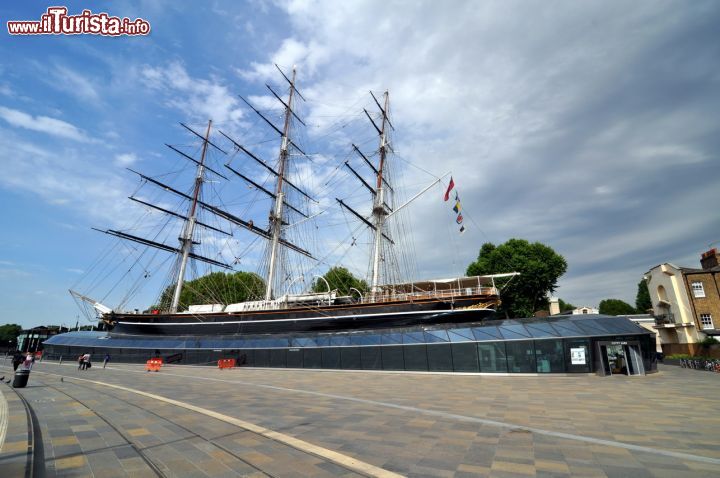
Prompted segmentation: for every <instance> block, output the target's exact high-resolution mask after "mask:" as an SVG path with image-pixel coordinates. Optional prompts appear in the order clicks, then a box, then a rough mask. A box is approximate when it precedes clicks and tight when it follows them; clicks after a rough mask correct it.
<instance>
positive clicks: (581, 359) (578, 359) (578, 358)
mask: <svg viewBox="0 0 720 478" xmlns="http://www.w3.org/2000/svg"><path fill="white" fill-rule="evenodd" d="M570 363H571V364H573V365H586V364H587V362H586V361H585V347H577V348H571V349H570Z"/></svg>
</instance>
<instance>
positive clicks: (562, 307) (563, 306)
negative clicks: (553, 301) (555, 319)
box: [558, 299, 577, 312]
mask: <svg viewBox="0 0 720 478" xmlns="http://www.w3.org/2000/svg"><path fill="white" fill-rule="evenodd" d="M558 305H559V306H560V312H565V311H567V310H574V309H577V307H575V306H574V305H572V304H571V303H569V302H565V301H564V300H562V299H558Z"/></svg>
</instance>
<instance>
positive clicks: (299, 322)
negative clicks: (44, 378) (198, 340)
mask: <svg viewBox="0 0 720 478" xmlns="http://www.w3.org/2000/svg"><path fill="white" fill-rule="evenodd" d="M478 301H479V298H478V297H463V298H461V299H455V300H454V301H452V302H449V301H441V300H427V301H419V302H398V303H381V304H344V305H325V306H318V307H302V308H300V307H298V308H292V309H284V310H274V311H261V312H243V313H208V314H155V315H151V314H115V316H114V317H113V319H112V320H113V321H114V322H115V326H114V328H113V331H112V333H113V334H129V335H136V334H141V335H173V336H177V335H229V334H264V333H268V334H272V333H283V332H313V331H340V330H344V331H347V330H354V329H357V330H368V329H370V330H371V329H375V328H388V327H406V326H407V327H410V326H415V325H434V324H443V323H466V322H480V321H482V320H484V319H487V318H490V317H491V316H492V315H493V314H494V312H495V311H494V310H493V309H482V308H468V307H469V306H471V305H473V304H476V303H478Z"/></svg>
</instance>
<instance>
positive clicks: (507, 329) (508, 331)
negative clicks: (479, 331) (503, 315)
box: [499, 325, 530, 339]
mask: <svg viewBox="0 0 720 478" xmlns="http://www.w3.org/2000/svg"><path fill="white" fill-rule="evenodd" d="M499 329H500V332H502V335H503V338H505V339H527V338H529V337H530V332H528V331H527V330H526V329H525V327H524V326H522V325H501V326H500V327H499Z"/></svg>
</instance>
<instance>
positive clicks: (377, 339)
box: [350, 334, 381, 345]
mask: <svg viewBox="0 0 720 478" xmlns="http://www.w3.org/2000/svg"><path fill="white" fill-rule="evenodd" d="M350 343H351V344H352V345H380V343H381V336H380V335H376V334H361V335H351V336H350Z"/></svg>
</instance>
